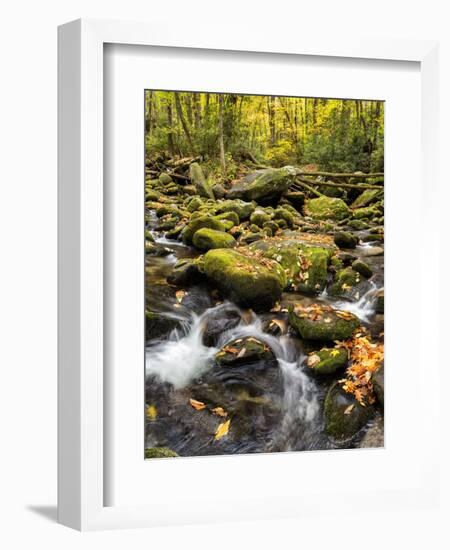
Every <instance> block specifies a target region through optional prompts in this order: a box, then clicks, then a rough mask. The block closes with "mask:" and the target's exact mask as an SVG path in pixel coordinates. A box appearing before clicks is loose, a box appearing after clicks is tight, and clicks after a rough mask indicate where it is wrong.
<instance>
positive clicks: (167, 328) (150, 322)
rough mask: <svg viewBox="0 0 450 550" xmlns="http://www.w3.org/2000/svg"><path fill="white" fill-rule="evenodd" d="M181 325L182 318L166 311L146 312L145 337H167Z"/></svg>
mask: <svg viewBox="0 0 450 550" xmlns="http://www.w3.org/2000/svg"><path fill="white" fill-rule="evenodd" d="M179 326H180V320H179V319H176V318H175V317H171V316H169V315H167V314H164V313H158V312H154V311H148V310H147V311H146V312H145V339H146V340H159V339H162V338H166V337H167V336H169V334H170V333H171V332H172V330H174V329H176V328H178V327H179Z"/></svg>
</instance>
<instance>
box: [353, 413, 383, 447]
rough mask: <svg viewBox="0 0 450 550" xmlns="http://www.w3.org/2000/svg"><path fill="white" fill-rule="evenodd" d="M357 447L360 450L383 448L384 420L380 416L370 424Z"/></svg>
mask: <svg viewBox="0 0 450 550" xmlns="http://www.w3.org/2000/svg"><path fill="white" fill-rule="evenodd" d="M359 446H360V447H361V448H362V449H374V448H379V447H384V420H383V417H382V416H381V415H378V416H377V417H376V418H375V419H374V420H372V421H371V422H370V424H369V427H368V428H367V431H366V433H365V434H364V436H363V438H362V439H361V443H360V445H359Z"/></svg>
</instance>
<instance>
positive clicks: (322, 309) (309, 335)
mask: <svg viewBox="0 0 450 550" xmlns="http://www.w3.org/2000/svg"><path fill="white" fill-rule="evenodd" d="M289 322H290V324H291V326H292V327H293V328H294V329H295V330H296V332H297V333H298V334H299V335H300V336H301V337H302V338H304V339H306V340H319V341H321V342H330V341H331V342H332V341H334V340H347V339H348V338H351V337H352V335H353V333H354V331H355V330H356V329H357V328H359V327H360V325H361V323H360V320H359V319H358V317H356V315H353V314H352V313H350V312H348V311H339V310H335V309H334V308H332V307H331V306H327V305H319V304H312V305H311V306H308V307H303V306H300V305H297V306H294V307H291V308H290V310H289Z"/></svg>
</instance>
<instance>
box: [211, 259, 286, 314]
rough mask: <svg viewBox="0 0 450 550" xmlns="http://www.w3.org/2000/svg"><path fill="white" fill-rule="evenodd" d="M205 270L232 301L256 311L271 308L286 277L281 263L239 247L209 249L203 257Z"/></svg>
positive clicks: (279, 295) (279, 293)
mask: <svg viewBox="0 0 450 550" xmlns="http://www.w3.org/2000/svg"><path fill="white" fill-rule="evenodd" d="M202 269H203V271H204V273H205V275H206V276H207V277H208V279H209V280H210V281H211V282H212V283H214V284H215V285H216V286H217V287H218V288H219V289H220V290H221V291H222V292H223V294H224V295H225V296H227V297H228V298H230V300H232V301H234V302H236V303H237V304H239V305H242V306H244V307H249V308H252V309H253V310H255V311H264V310H268V309H270V308H271V307H272V306H273V305H274V304H275V302H277V301H278V300H279V299H280V297H281V293H282V290H283V288H284V287H285V286H286V276H285V274H284V271H283V269H282V268H281V266H280V265H279V264H277V263H276V262H273V261H270V260H266V259H264V260H260V259H256V258H252V257H248V256H245V255H244V254H242V253H241V252H238V251H236V250H228V249H216V250H210V251H209V252H207V253H206V254H205V256H204V261H203V267H202Z"/></svg>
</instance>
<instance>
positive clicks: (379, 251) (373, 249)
mask: <svg viewBox="0 0 450 550" xmlns="http://www.w3.org/2000/svg"><path fill="white" fill-rule="evenodd" d="M383 254H384V248H383V247H382V246H369V247H367V248H363V249H362V250H361V256H366V257H370V256H382V255H383Z"/></svg>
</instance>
